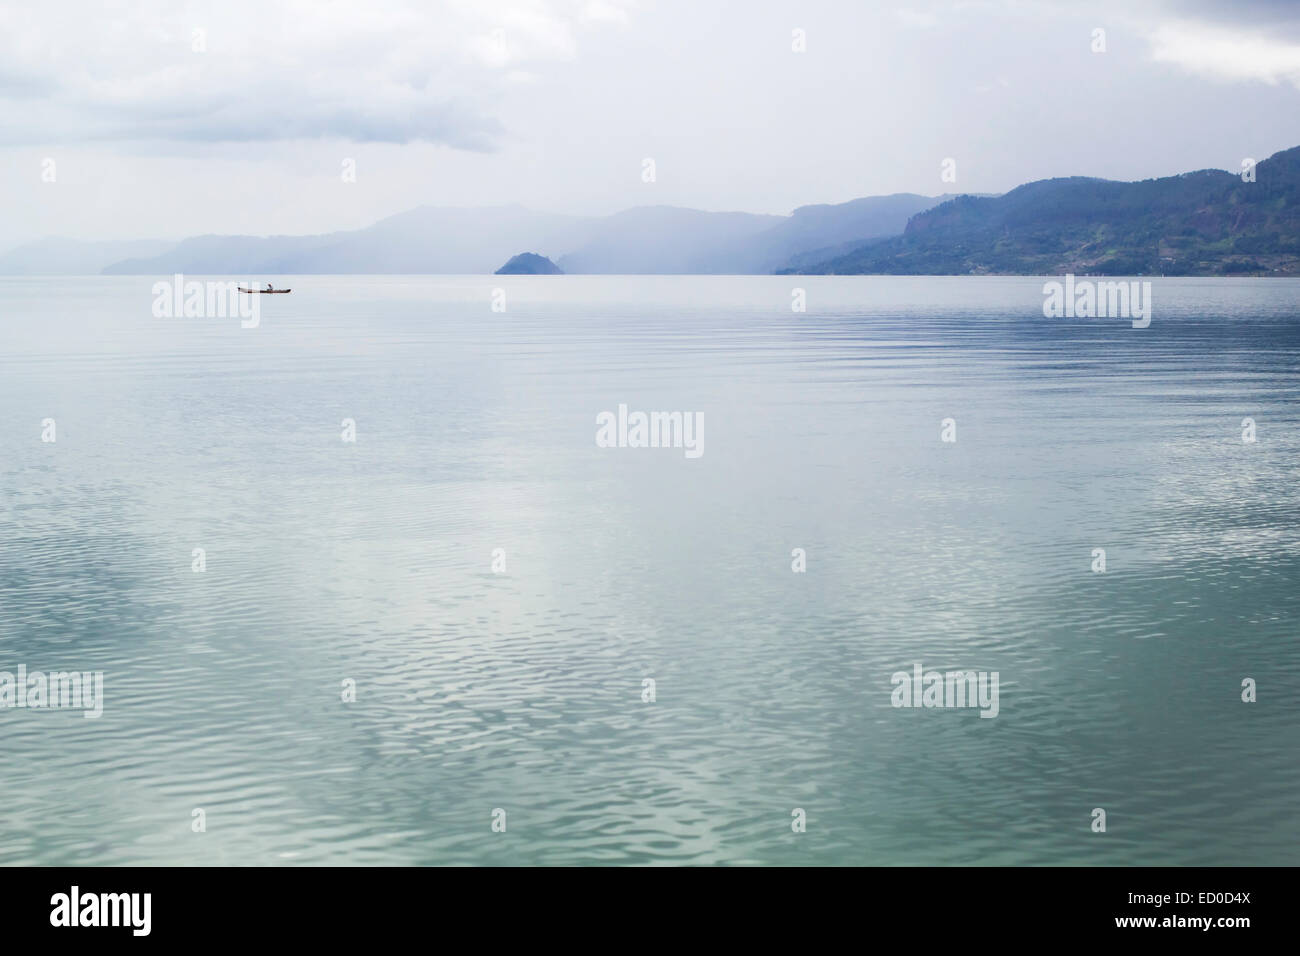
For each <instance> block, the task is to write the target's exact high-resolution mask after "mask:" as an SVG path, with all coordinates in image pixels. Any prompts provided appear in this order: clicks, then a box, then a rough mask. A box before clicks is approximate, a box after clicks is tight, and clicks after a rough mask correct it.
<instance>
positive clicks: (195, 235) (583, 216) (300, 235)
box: [0, 147, 1294, 249]
mask: <svg viewBox="0 0 1300 956" xmlns="http://www.w3.org/2000/svg"><path fill="white" fill-rule="evenodd" d="M1290 148H1294V147H1288V149H1290ZM1288 149H1281V150H1277V151H1275V152H1274V153H1272V154H1270V157H1271V156H1275V155H1277V154H1278V153H1283V152H1287V151H1288ZM1265 158H1269V157H1265ZM1203 172H1229V173H1233V172H1235V171H1234V170H1232V169H1231V168H1230V167H1226V166H1206V167H1202V168H1200V169H1193V170H1183V171H1180V172H1171V173H1166V174H1165V175H1163V176H1150V177H1146V178H1144V179H1111V178H1109V177H1105V176H1091V175H1087V174H1084V173H1070V174H1064V175H1060V176H1048V177H1044V178H1042V179H1030V180H1026V181H1025V182H1023V183H1018V184H1017V185H1015V186H1013V187H1011V188H1010V189H1006V190H1003V191H1001V192H997V191H978V190H969V191H968V190H960V189H946V190H940V191H939V192H936V193H921V192H910V191H901V192H899V191H895V192H889V193H862V194H860V195H857V196H853V197H851V198H849V199H844V200H840V201H837V202H812V203H803V204H801V205H798V206H795V207H794V208H793V209H791V210H790V211H789V212H788V213H784V214H783V213H765V212H752V211H750V210H747V209H710V208H705V207H702V206H688V205H681V204H678V203H638V204H635V205H631V206H621V207H619V208H617V209H615V210H614V211H613V212H607V213H574V212H565V211H556V210H553V209H546V208H542V207H539V206H533V205H530V204H528V203H525V202H519V201H513V202H502V203H491V204H477V205H460V204H437V203H418V204H416V205H414V206H409V207H406V208H403V209H400V210H398V211H396V212H391V213H387V214H384V215H380V216H378V218H375V219H372V220H369V221H368V222H367V223H366V224H364V225H360V226H351V227H342V228H335V229H330V230H326V231H318V232H268V233H245V232H219V231H202V232H195V231H188V232H182V233H176V234H172V235H152V236H143V237H139V238H134V239H122V238H114V237H109V238H101V239H92V238H85V237H82V236H72V235H66V234H60V233H46V234H43V235H37V236H27V237H12V236H11V237H9V238H7V239H3V240H0V242H3V243H4V247H5V248H9V249H12V248H16V247H19V246H23V245H28V244H32V243H39V242H50V241H65V242H85V243H95V242H147V241H157V242H182V241H184V240H186V239H203V238H213V237H220V238H229V239H241V238H243V239H307V238H314V237H322V236H330V235H337V234H346V233H352V232H360V231H362V230H365V229H369V228H371V227H373V226H375V225H378V224H379V223H382V222H384V221H385V220H387V219H392V218H394V217H397V216H402V215H406V214H408V213H412V212H416V211H418V210H422V209H424V210H445V211H454V212H474V211H479V210H484V211H487V210H510V209H516V210H523V211H526V212H529V213H537V214H540V215H546V216H552V217H556V218H567V219H571V220H573V221H574V222H583V221H596V220H601V219H610V218H613V217H615V216H620V215H624V214H626V213H629V212H633V211H635V210H639V209H673V210H680V211H687V212H702V213H709V214H711V215H719V216H726V215H737V216H755V217H763V218H769V219H773V220H787V219H790V218H791V217H793V216H795V215H796V214H798V213H799V212H800V211H801V210H805V209H817V208H832V207H836V206H844V205H847V204H849V203H854V202H859V201H861V200H864V199H890V198H893V197H918V198H924V199H940V198H943V197H945V196H946V197H948V198H949V199H952V198H956V197H958V196H979V197H997V196H1005V195H1007V194H1008V193H1011V192H1014V191H1015V190H1017V189H1020V188H1022V187H1024V186H1030V185H1034V184H1035V183H1046V182H1054V181H1059V180H1070V179H1076V180H1085V179H1086V180H1094V181H1097V182H1110V183H1129V184H1131V183H1143V182H1153V181H1156V180H1159V179H1168V178H1172V177H1176V176H1192V175H1196V174H1197V173H1203ZM946 185H955V183H953V184H946Z"/></svg>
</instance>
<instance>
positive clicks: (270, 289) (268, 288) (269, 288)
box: [266, 282, 275, 292]
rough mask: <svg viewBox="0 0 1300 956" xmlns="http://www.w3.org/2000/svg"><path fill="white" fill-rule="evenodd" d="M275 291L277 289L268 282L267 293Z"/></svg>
mask: <svg viewBox="0 0 1300 956" xmlns="http://www.w3.org/2000/svg"><path fill="white" fill-rule="evenodd" d="M274 289H275V286H274V285H272V284H271V283H269V282H268V283H267V284H266V291H267V292H271V291H272V290H274Z"/></svg>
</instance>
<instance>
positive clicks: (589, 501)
mask: <svg viewBox="0 0 1300 956" xmlns="http://www.w3.org/2000/svg"><path fill="white" fill-rule="evenodd" d="M153 281H154V280H153V279H152V278H143V277H141V278H85V279H58V280H49V279H3V280H0V329H2V331H0V335H2V336H3V342H4V343H5V347H4V349H3V350H0V412H2V413H0V452H2V454H0V493H2V494H0V670H5V671H14V670H16V668H17V667H18V665H19V664H25V665H26V666H27V667H28V668H29V669H31V670H37V669H40V670H44V671H54V670H80V671H94V670H102V671H103V672H104V695H105V700H104V713H103V716H102V717H100V718H99V719H96V720H87V719H84V718H83V717H82V715H81V714H80V713H79V712H77V711H39V710H18V709H11V710H5V709H0V741H3V746H0V800H3V805H4V807H5V811H4V813H3V814H0V863H6V864H17V863H42V864H161V863H185V864H285V863H299V864H324V863H344V864H347V863H358V864H376V863H390V864H403V863H420V864H444V863H482V864H502V863H519V864H526V863H545V864H565V863H668V862H678V863H681V862H689V863H768V864H848V863H854V864H918V865H925V864H978V863H986V864H1178V865H1185V864H1227V865H1251V864H1291V865H1294V864H1296V863H1300V835H1298V833H1297V824H1296V820H1297V812H1298V811H1300V796H1297V794H1298V793H1300V789H1298V788H1297V784H1298V783H1300V772H1298V770H1297V760H1296V753H1297V746H1298V745H1300V730H1298V728H1300V699H1298V698H1297V695H1296V693H1295V688H1296V686H1297V682H1300V652H1298V651H1297V643H1296V637H1297V612H1298V611H1300V587H1297V584H1298V583H1300V483H1298V482H1297V461H1298V460H1300V459H1298V456H1297V453H1298V452H1300V387H1298V385H1297V370H1298V369H1300V319H1298V318H1297V314H1296V303H1297V301H1300V281H1296V280H1258V279H1242V280H1225V279H1203V280H1197V279H1155V280H1152V281H1153V288H1154V311H1153V318H1152V323H1151V326H1150V328H1148V329H1143V330H1135V329H1132V328H1130V323H1129V322H1128V320H1125V319H1050V320H1049V319H1045V318H1044V317H1043V314H1042V302H1043V296H1042V291H1041V290H1042V284H1043V281H1044V280H1043V279H1040V278H895V277H846V278H833V277H757V278H755V277H635V278H627V277H576V276H564V277H539V278H531V277H529V278H525V277H504V276H473V277H384V278H368V277H322V276H311V277H280V278H277V279H276V280H275V285H276V286H277V287H281V288H283V287H292V288H293V290H294V291H293V294H292V295H288V296H274V297H266V301H263V302H262V303H261V324H260V326H259V327H258V328H256V329H242V328H240V324H239V321H238V319H157V318H154V317H153V315H152V312H151V305H152V301H153V296H152V293H151V285H152V283H153ZM794 286H800V287H803V288H805V289H806V290H807V298H808V311H807V312H806V313H795V312H792V311H791V307H790V303H791V289H792V287H794ZM498 287H500V288H503V289H505V291H506V302H507V311H505V312H504V313H496V312H493V311H492V310H491V308H490V302H491V294H492V290H493V289H494V288H498ZM620 403H624V404H627V405H628V406H629V407H630V408H631V409H634V410H643V411H655V410H662V411H687V412H699V413H702V414H703V417H704V424H705V427H704V432H703V439H704V440H703V450H704V453H703V455H702V456H701V457H699V458H697V459H688V458H687V457H686V456H685V455H684V454H683V452H682V450H680V449H648V448H647V449H636V448H598V447H597V446H596V443H595V441H594V437H595V432H596V416H597V414H598V413H600V412H602V411H606V410H611V411H612V410H616V409H617V408H618V405H619V404H620ZM949 417H951V418H954V419H955V420H956V423H957V438H958V440H957V441H956V443H944V442H941V441H940V422H941V420H943V419H945V418H949ZM1245 417H1251V418H1253V419H1254V420H1255V421H1256V423H1257V427H1258V441H1257V442H1256V443H1254V444H1247V443H1243V441H1242V426H1241V423H1242V419H1243V418H1245ZM46 418H53V419H55V420H56V422H57V442H55V443H52V444H51V443H43V442H42V441H41V423H42V420H43V419H46ZM345 418H351V419H354V420H355V422H356V428H357V440H356V442H355V444H348V443H344V442H342V441H341V440H340V433H341V422H342V420H343V419H345ZM194 548H203V549H204V550H205V552H206V570H205V571H204V572H203V573H194V572H193V571H192V570H191V561H192V557H191V554H192V550H193V549H194ZM497 548H501V549H504V550H505V553H506V561H507V571H506V573H505V574H494V573H492V570H491V563H492V552H493V550H494V549H497ZM794 548H803V549H805V550H806V552H807V571H806V573H803V574H796V573H792V571H791V550H792V549H794ZM1094 548H1104V549H1105V550H1106V558H1107V570H1106V572H1105V573H1104V574H1098V573H1093V571H1092V569H1091V565H1092V560H1093V559H1092V550H1093V549H1094ZM914 663H921V664H922V665H923V666H924V667H925V668H926V669H927V670H928V669H936V670H944V671H947V670H956V669H971V670H980V671H997V672H999V674H1000V677H1001V691H1000V694H1001V699H1000V710H999V714H998V716H997V717H996V718H995V719H980V718H979V717H978V712H977V711H975V710H911V709H895V708H893V707H892V706H891V704H890V692H891V689H892V688H891V684H890V676H891V674H893V673H894V672H895V671H899V670H904V671H910V670H911V668H912V666H913V664H914ZM1247 677H1250V678H1254V679H1255V680H1256V681H1257V682H1258V695H1259V699H1258V702H1257V703H1253V704H1247V703H1243V702H1242V701H1241V682H1242V680H1243V679H1244V678H1247ZM645 678H653V679H654V680H655V681H656V696H657V699H656V700H655V702H653V703H644V702H643V701H642V699H641V694H642V681H643V679H645ZM345 679H351V680H355V682H356V689H357V691H356V692H357V699H356V701H355V702H352V703H344V702H342V701H341V699H340V688H341V683H342V682H343V681H344V680H345ZM796 807H799V808H803V809H804V810H805V811H806V813H807V820H808V828H807V832H806V833H802V834H795V833H793V832H792V831H791V827H790V822H791V810H792V809H794V808H796ZM1095 807H1102V808H1105V809H1106V811H1107V832H1106V833H1104V834H1097V833H1092V832H1091V831H1090V823H1091V812H1092V810H1093V808H1095ZM195 808H203V809H204V811H205V813H206V822H207V831H206V832H205V833H194V832H192V831H191V814H192V811H193V810H194V809H195ZM494 808H504V809H505V810H506V811H507V813H508V828H507V832H505V833H494V832H492V830H491V814H492V811H493V810H494Z"/></svg>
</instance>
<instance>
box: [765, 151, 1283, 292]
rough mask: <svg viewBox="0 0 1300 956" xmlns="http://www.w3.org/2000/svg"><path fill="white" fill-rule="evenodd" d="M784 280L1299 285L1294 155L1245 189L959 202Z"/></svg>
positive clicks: (1264, 166) (1278, 159) (1196, 182)
mask: <svg viewBox="0 0 1300 956" xmlns="http://www.w3.org/2000/svg"><path fill="white" fill-rule="evenodd" d="M782 271H784V272H800V273H829V274H863V273H873V274H902V275H936V274H945V275H966V274H1014V275H1059V274H1062V273H1066V272H1074V273H1092V274H1104V275H1121V274H1122V275H1133V274H1139V273H1140V274H1146V275H1150V274H1164V275H1252V274H1253V275H1300V147H1296V148H1293V149H1289V150H1285V151H1283V152H1280V153H1276V154H1274V155H1273V156H1271V157H1269V158H1268V159H1266V160H1262V161H1261V162H1259V163H1258V164H1257V165H1256V167H1255V181H1254V182H1245V181H1243V179H1242V177H1241V176H1239V175H1234V174H1232V173H1228V172H1224V171H1223V170H1216V169H1206V170H1199V171H1196V172H1191V173H1183V174H1181V175H1177V176H1166V177H1162V178H1159V179H1147V180H1142V181H1139V182H1131V183H1126V182H1116V181H1113V180H1104V179H1091V178H1087V177H1070V178H1064V179H1045V180H1040V181H1037V182H1032V183H1026V184H1025V185H1023V186H1020V187H1018V188H1016V189H1013V190H1011V191H1010V192H1008V193H1005V194H1004V195H1002V196H997V197H991V198H984V197H974V196H959V197H957V198H955V199H951V200H949V201H947V202H945V203H942V204H941V205H938V206H935V207H934V208H933V209H930V210H928V211H927V212H923V213H920V214H918V215H917V216H915V217H913V218H912V220H911V221H910V222H909V223H908V224H907V228H906V229H905V230H904V231H903V233H902V234H901V235H899V236H894V237H890V238H885V239H881V240H878V241H875V242H871V243H866V244H863V245H861V246H859V247H857V248H856V249H853V250H851V251H849V252H847V253H845V254H842V255H840V256H836V257H831V258H828V259H827V260H825V261H823V262H820V263H815V264H802V265H800V264H793V263H792V266H791V267H790V268H787V269H786V270H782Z"/></svg>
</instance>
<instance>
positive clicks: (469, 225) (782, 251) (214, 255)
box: [0, 194, 947, 277]
mask: <svg viewBox="0 0 1300 956" xmlns="http://www.w3.org/2000/svg"><path fill="white" fill-rule="evenodd" d="M944 198H947V197H928V196H915V195H910V194H900V195H895V196H875V197H870V198H867V199H855V200H853V201H852V202H846V203H840V204H838V205H827V206H805V207H802V208H800V209H796V210H795V211H794V213H793V214H792V215H789V216H761V215H754V214H751V213H743V212H704V211H701V210H698V209H682V208H678V207H674V206H642V207H637V208H635V209H628V210H625V211H624V212H620V213H616V214H614V215H612V216H605V217H580V216H563V215H553V214H550V213H539V212H534V211H532V210H529V209H526V208H524V207H523V206H495V207H485V208H445V207H441V208H440V207H431V206H422V207H420V208H418V209H412V210H410V211H409V212H404V213H400V214H398V215H396V216H390V217H389V218H387V219H383V220H380V221H379V222H377V223H375V224H374V225H373V226H369V227H367V228H365V229H358V230H354V231H350V232H336V233H330V234H328V235H322V236H269V237H259V236H199V237H196V238H192V239H184V240H181V241H179V242H139V243H121V242H99V243H96V242H73V241H69V240H62V239H48V240H42V241H40V242H33V243H28V244H26V245H22V246H19V247H17V248H15V249H10V250H8V251H7V252H4V253H3V254H0V275H15V274H18V275H86V274H100V273H102V274H105V275H170V274H173V273H177V272H182V273H188V274H192V275H204V274H207V275H234V276H244V277H251V276H259V275H312V274H362V275H365V274H420V273H443V274H486V273H491V272H493V271H494V270H495V269H497V268H498V267H499V266H500V265H501V264H502V263H503V262H505V261H506V260H507V259H509V258H510V257H511V256H512V255H514V254H516V253H518V252H519V250H520V249H529V250H536V251H537V252H539V253H540V254H542V255H544V256H546V257H547V258H550V259H552V260H554V261H555V262H556V263H557V265H559V267H560V268H561V269H562V270H564V271H565V272H585V273H608V274H630V273H641V274H647V273H679V272H680V273H767V272H771V271H773V270H774V269H777V268H780V267H782V266H786V265H789V264H791V263H792V262H798V261H803V259H801V258H800V257H807V256H809V255H812V256H813V258H819V257H821V258H824V257H827V256H830V255H833V254H835V253H836V252H837V251H839V250H842V249H845V248H850V247H853V246H855V245H856V244H858V243H861V242H865V241H867V240H870V239H877V238H880V237H882V236H891V235H897V234H899V233H901V232H902V231H903V227H904V226H906V225H907V220H908V218H909V217H911V216H912V215H914V214H915V213H918V212H920V211H922V210H924V209H928V208H930V207H931V206H933V205H934V204H935V203H937V202H941V201H942V200H943V199H944Z"/></svg>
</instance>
